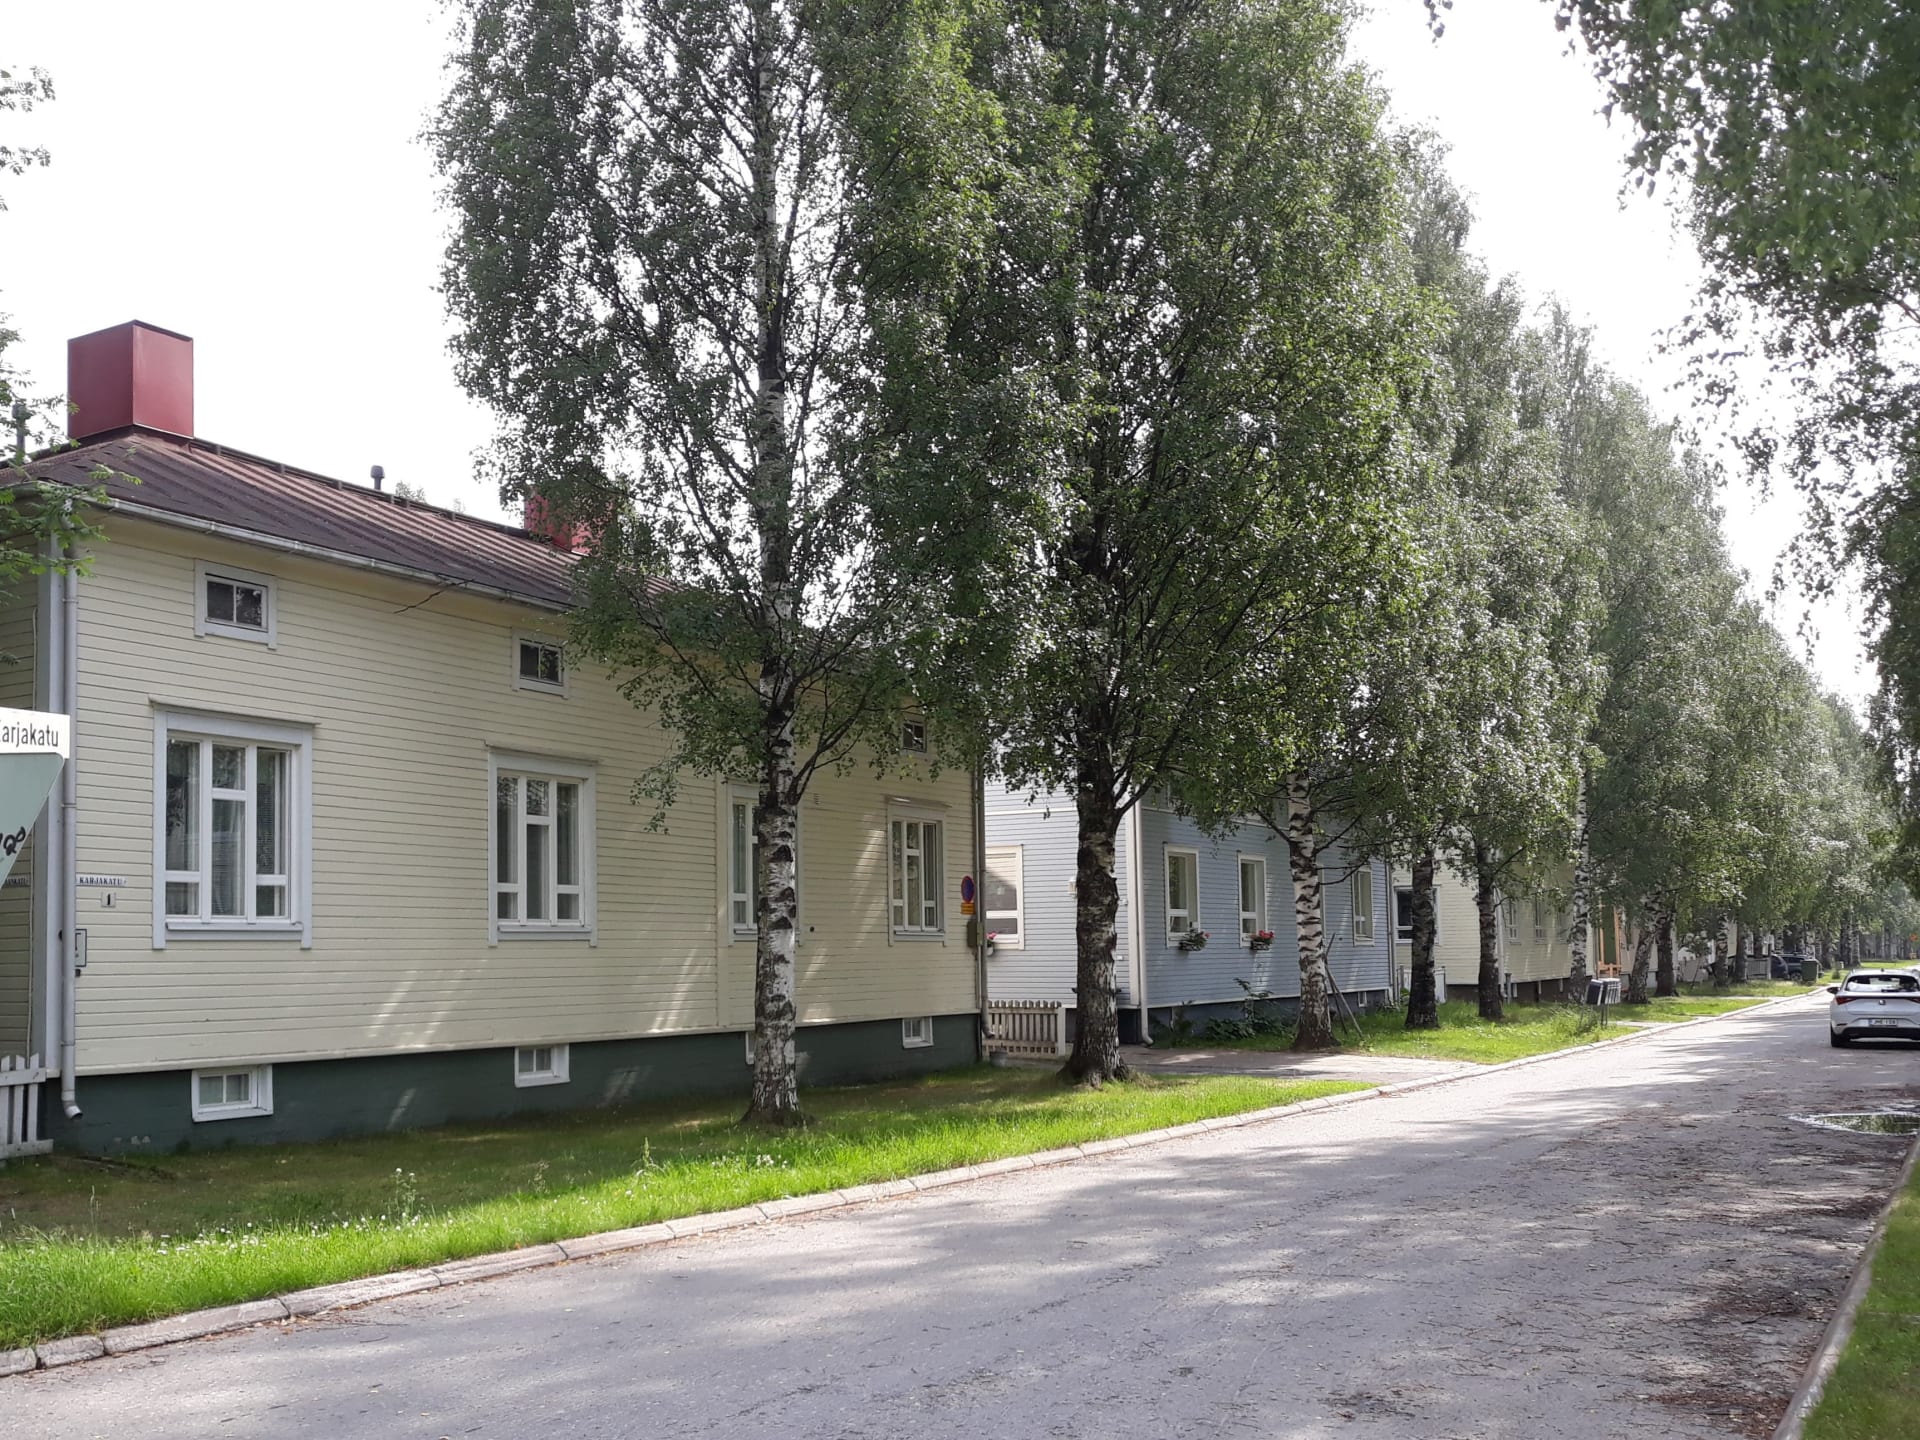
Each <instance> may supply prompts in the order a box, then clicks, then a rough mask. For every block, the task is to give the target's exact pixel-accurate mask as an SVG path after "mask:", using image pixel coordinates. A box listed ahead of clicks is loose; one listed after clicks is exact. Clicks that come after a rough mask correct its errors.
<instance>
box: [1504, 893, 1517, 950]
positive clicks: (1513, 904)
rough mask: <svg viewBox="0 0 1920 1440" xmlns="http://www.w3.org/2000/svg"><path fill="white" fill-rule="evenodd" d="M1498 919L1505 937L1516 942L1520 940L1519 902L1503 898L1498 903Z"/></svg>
mask: <svg viewBox="0 0 1920 1440" xmlns="http://www.w3.org/2000/svg"><path fill="white" fill-rule="evenodd" d="M1500 917H1501V920H1502V922H1503V924H1502V926H1501V928H1502V930H1503V932H1504V934H1505V937H1506V938H1507V939H1509V940H1518V939H1519V938H1520V902H1519V901H1518V900H1509V899H1507V898H1505V897H1504V896H1503V897H1502V898H1501V901H1500Z"/></svg>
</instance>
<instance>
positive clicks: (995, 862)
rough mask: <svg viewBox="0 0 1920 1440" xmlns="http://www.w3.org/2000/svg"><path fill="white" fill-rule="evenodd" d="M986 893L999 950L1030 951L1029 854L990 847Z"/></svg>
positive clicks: (1008, 847) (1019, 849) (1013, 848)
mask: <svg viewBox="0 0 1920 1440" xmlns="http://www.w3.org/2000/svg"><path fill="white" fill-rule="evenodd" d="M981 888H982V890H983V891H984V899H985V901H986V903H985V905H983V906H982V907H981V908H982V909H984V910H985V912H986V918H987V933H988V934H990V935H991V936H993V943H994V945H995V947H996V948H997V947H999V946H1003V945H1004V946H1005V947H1007V948H1008V949H1010V950H1022V949H1025V948H1026V943H1027V942H1026V931H1027V925H1026V911H1025V908H1024V907H1025V903H1026V894H1027V876H1026V851H1025V849H1024V847H1022V846H1019V845H989V846H988V847H987V873H986V882H985V884H984V885H983V886H982V887H981Z"/></svg>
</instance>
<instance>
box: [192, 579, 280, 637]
mask: <svg viewBox="0 0 1920 1440" xmlns="http://www.w3.org/2000/svg"><path fill="white" fill-rule="evenodd" d="M193 584H194V605H193V633H194V634H196V635H223V636H225V637H226V638H227V639H229V640H251V641H253V642H254V643H255V644H258V645H266V646H272V645H275V644H277V643H278V628H277V627H278V620H279V617H278V616H277V614H276V613H275V611H276V609H277V606H276V605H275V603H274V581H273V577H272V576H270V575H260V574H257V573H255V572H254V571H252V570H237V569H235V568H233V567H232V566H230V565H213V564H209V563H208V562H207V561H204V560H202V561H199V562H197V563H196V564H195V565H194V567H193Z"/></svg>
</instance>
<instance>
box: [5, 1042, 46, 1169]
mask: <svg viewBox="0 0 1920 1440" xmlns="http://www.w3.org/2000/svg"><path fill="white" fill-rule="evenodd" d="M46 1080H47V1072H46V1070H45V1069H44V1068H43V1067H42V1066H41V1064H40V1057H39V1056H38V1055H27V1056H24V1057H23V1056H19V1055H0V1160H7V1159H11V1158H12V1157H13V1156H15V1155H44V1154H46V1153H47V1152H48V1151H49V1150H51V1149H53V1142H52V1141H51V1140H43V1139H41V1138H40V1087H41V1086H42V1085H44V1084H45V1083H46Z"/></svg>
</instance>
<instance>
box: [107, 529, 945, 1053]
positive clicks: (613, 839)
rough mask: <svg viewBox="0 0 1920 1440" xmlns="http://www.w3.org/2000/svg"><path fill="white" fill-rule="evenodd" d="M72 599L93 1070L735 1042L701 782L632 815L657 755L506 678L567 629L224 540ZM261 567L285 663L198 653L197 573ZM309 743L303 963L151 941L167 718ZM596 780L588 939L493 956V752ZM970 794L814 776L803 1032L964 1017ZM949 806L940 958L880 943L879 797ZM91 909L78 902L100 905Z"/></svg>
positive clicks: (151, 537) (639, 722)
mask: <svg viewBox="0 0 1920 1440" xmlns="http://www.w3.org/2000/svg"><path fill="white" fill-rule="evenodd" d="M112 530H113V534H112V537H111V539H110V541H109V543H107V544H104V545H102V546H101V547H100V548H99V552H98V558H97V562H96V566H95V570H94V573H93V575H92V576H91V577H90V578H89V579H87V580H86V581H85V582H83V586H82V592H81V597H82V598H81V611H80V628H81V638H80V648H81V661H80V706H81V724H80V732H79V733H80V737H81V738H80V744H81V754H80V769H79V781H80V825H79V835H80V840H79V844H80V860H79V863H80V866H81V869H82V870H83V871H97V872H105V873H109V874H116V875H124V876H125V877H126V878H127V885H126V888H125V889H124V890H122V891H121V892H120V894H119V896H118V898H117V899H116V902H115V906H114V908H113V909H112V910H111V911H106V910H87V911H85V912H84V920H85V923H87V924H89V926H90V929H91V936H92V947H91V948H92V963H91V965H90V967H89V969H88V971H87V974H86V977H85V979H84V981H83V982H82V986H81V991H80V1040H81V1066H80V1068H81V1069H82V1071H108V1070H131V1069H147V1068H154V1067H160V1066H167V1065H188V1064H201V1063H209V1062H215V1061H221V1062H224V1061H240V1060H269V1059H294V1058H320V1057H326V1056H338V1055H365V1054H377V1053H383V1052H392V1051H401V1050H417V1049H428V1048H454V1047H466V1046H478V1045H504V1044H523V1043H529V1042H534V1041H563V1040H587V1039H599V1038H609V1037H620V1036H633V1035H646V1034H656V1033H663V1032H673V1031H685V1030H690V1029H702V1028H713V1027H718V1026H736V1025H744V1024H746V1023H748V1021H749V1019H750V1012H751V1004H750V1000H751V987H752V964H753V957H752V948H753V947H752V946H751V944H746V945H737V944H733V943H731V940H730V936H727V935H725V934H724V933H723V931H722V927H721V923H720V922H721V911H722V907H721V894H722V890H721V872H720V863H721V860H720V854H721V852H720V849H719V840H720V834H721V818H720V817H721V814H722V805H721V799H720V796H721V791H722V787H721V786H720V785H719V784H718V783H717V782H715V781H712V780H708V779H704V778H700V777H694V776H688V777H685V778H684V780H683V783H682V788H681V792H680V795H679V797H678V799H677V801H676V803H675V804H674V806H673V807H672V809H671V811H670V812H669V813H668V814H667V816H666V817H665V821H664V824H663V825H662V826H661V827H660V828H658V829H653V828H650V826H649V820H650V818H651V814H652V810H651V806H650V805H649V804H646V803H642V804H634V803H631V801H630V799H629V795H630V791H631V787H632V785H633V783H634V781H635V780H636V779H637V778H638V777H639V776H640V775H641V773H642V772H644V771H645V770H646V769H647V767H649V766H651V765H652V764H654V763H655V762H657V761H658V760H660V759H661V758H662V757H663V756H664V755H665V754H666V753H667V750H668V740H667V737H666V736H664V735H663V734H662V733H661V731H660V730H659V728H658V727H657V725H656V724H655V723H654V722H653V721H652V720H651V719H650V718H649V717H648V716H646V715H644V714H643V713H641V712H639V711H637V710H635V709H634V708H633V707H632V706H631V705H630V704H628V703H627V702H626V701H625V700H624V699H622V698H621V697H620V695H619V694H618V693H617V691H616V690H615V688H614V686H613V685H612V684H611V683H610V682H609V680H608V679H607V678H606V676H605V675H604V674H603V673H601V672H598V671H595V670H593V669H590V668H586V667H582V668H577V669H574V670H573V671H571V672H570V674H569V676H568V685H567V693H566V694H565V695H554V694H546V693H537V692H533V691H527V690H520V689H516V688H515V687H514V685H513V664H514V658H513V637H514V635H515V633H516V632H525V631H528V630H535V631H544V632H546V633H554V630H555V626H556V625H557V623H558V622H557V621H556V620H555V619H554V618H553V617H549V616H543V615H540V614H537V613H535V612H531V611H522V610H519V609H517V608H515V607H511V606H507V605H503V604H495V603H492V602H486V601H482V600H479V599H476V598H473V597H469V596H463V595H460V594H458V593H457V592H434V591H429V590H428V589H427V587H425V586H416V585H410V584H407V583H405V582H399V581H387V580H383V579H380V578H377V577H373V576H368V575H364V574H362V573H360V572H356V571H352V570H349V569H346V568H344V567H339V566H328V565H321V564H318V563H308V562H305V561H300V560H296V559H293V558H290V557H282V556H277V555H273V554H270V553H267V552H262V551H257V550H253V549H251V548H248V547H241V546H236V545H231V544H228V543H225V542H221V541H217V540H215V539H212V538H205V539H194V538H192V537H187V536H183V535H179V534H177V533H176V532H173V531H171V530H166V529H162V528H159V527H151V526H145V525H140V524H137V523H134V522H125V521H121V522H116V523H115V524H114V525H113V527H112ZM196 560H202V561H208V562H213V563H219V564H225V565H232V566H243V567H245V568H247V569H250V570H253V571H258V572H264V573H267V574H269V575H271V576H272V577H274V579H275V582H276V585H277V593H276V595H275V604H276V607H277V630H278V635H277V640H278V643H277V646H276V647H275V648H272V649H269V648H268V647H266V646H264V645H260V644H255V643H250V642H248V641H244V640H234V639H228V638H222V637H216V636H209V637H196V636H195V635H194V633H193V628H194V626H193V620H194V563H195V561H196ZM161 707H181V708H191V709H196V710H204V711H208V712H211V713H214V714H218V715H225V716H233V717H238V718H251V719H257V720H272V721H282V722H291V723H296V724H302V725H311V726H312V727H313V729H314V740H313V761H312V763H313V817H312V832H311V833H312V840H313V897H312V911H313V946H312V948H311V949H310V950H302V949H301V948H300V947H299V945H298V943H297V942H292V941H283V940H272V941H265V940H263V941H252V940H212V939H201V940H194V939H181V938H179V937H178V936H175V937H171V938H170V940H169V943H168V944H167V945H166V946H165V948H163V949H156V948H155V947H154V945H153V931H152V884H153V860H154V856H153V827H154V814H153V811H154V773H153V769H154V759H153V755H154V713H155V710H156V708H161ZM490 750H506V751H514V752H520V753H524V754H530V755H535V756H545V757H552V758H556V759H562V760H570V761H575V762H586V763H589V764H591V765H592V766H593V767H594V770H595V784H596V791H597V795H596V801H597V803H596V811H597V825H596V831H595V839H596V845H597V852H598V858H597V868H596V879H597V889H598V934H599V943H598V944H597V945H588V944H587V943H585V942H584V941H581V940H575V939H538V940H526V939H503V940H502V941H501V942H500V943H499V944H497V945H490V944H489V943H488V907H489V903H490V900H489V886H488V875H487V855H488V825H489V823H490V796H489V794H488V783H487V781H488V768H487V767H488V756H489V752H490ZM968 786H969V781H968V777H967V776H966V775H965V774H963V773H961V772H959V771H947V772H945V773H944V774H942V775H941V776H940V777H939V778H938V779H937V780H935V779H930V778H928V777H926V776H925V775H921V776H920V777H918V778H917V779H915V778H912V777H908V778H893V779H888V780H884V781H883V780H881V779H878V778H876V777H874V776H873V775H872V774H871V773H870V772H869V771H865V770H862V771H859V772H856V773H854V774H852V775H848V776H835V775H827V776H824V777H822V778H821V779H820V780H818V781H817V782H816V787H817V788H816V792H815V794H814V796H813V797H812V799H810V801H809V802H808V805H807V808H806V814H805V819H804V820H803V831H802V848H803V857H802V867H803V869H802V876H801V885H802V894H803V905H804V907H805V916H804V919H805V921H806V922H807V923H808V924H810V925H811V926H812V927H813V928H812V932H811V933H809V934H808V935H807V936H806V944H805V946H804V948H803V951H802V957H801V976H800V1002H801V1018H802V1020H803V1021H826V1020H864V1019H878V1018H884V1017H890V1016H900V1015H924V1014H929V1013H932V1014H940V1013H953V1012H956V1011H967V1010H971V1009H972V1008H973V990H974V974H973V964H972V960H971V956H970V954H969V952H968V951H967V949H966V947H965V944H964V940H963V935H964V931H963V929H962V925H963V922H962V920H961V917H960V914H959V908H960V907H959V890H958V887H959V881H960V877H961V876H962V875H964V874H966V873H968V872H969V871H970V870H971V869H972V864H973V861H972V836H971V824H970V814H971V810H970V805H969V801H968ZM890 794H908V795H912V796H914V797H915V798H921V799H925V800H927V801H929V802H933V803H937V804H940V805H944V806H945V807H947V808H946V811H945V814H946V816H947V824H948V833H947V841H946V845H947V853H946V868H945V876H946V890H947V898H948V910H947V913H948V917H949V919H948V926H949V931H950V936H951V939H950V942H949V943H947V944H945V945H940V944H933V945H923V946H919V947H910V946H900V945H893V944H890V943H889V929H888V918H887V907H886V871H885V853H886V852H885V847H884V843H883V836H884V830H885V816H886V797H887V796H888V795H890ZM86 903H88V902H85V901H83V905H84V904H86Z"/></svg>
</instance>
